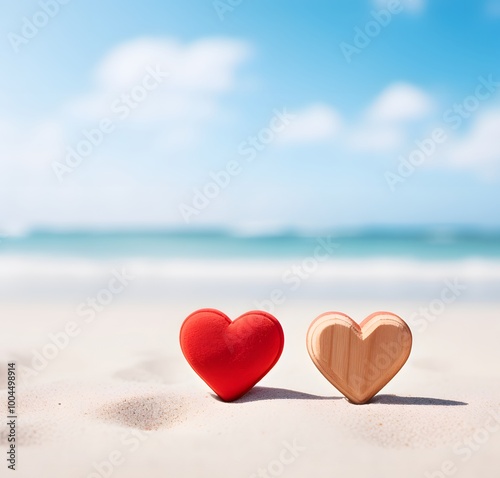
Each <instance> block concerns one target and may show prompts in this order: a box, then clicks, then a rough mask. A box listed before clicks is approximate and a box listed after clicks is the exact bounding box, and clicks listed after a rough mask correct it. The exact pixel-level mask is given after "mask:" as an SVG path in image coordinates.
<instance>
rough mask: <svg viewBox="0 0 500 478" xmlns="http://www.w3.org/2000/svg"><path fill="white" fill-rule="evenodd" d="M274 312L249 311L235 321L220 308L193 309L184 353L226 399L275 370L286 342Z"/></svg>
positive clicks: (182, 335) (184, 328)
mask: <svg viewBox="0 0 500 478" xmlns="http://www.w3.org/2000/svg"><path fill="white" fill-rule="evenodd" d="M284 341H285V340H284V335H283V329H282V328H281V324H280V323H279V322H278V320H277V319H276V318H274V317H273V316H272V315H271V314H268V313H267V312H262V311H252V312H247V313H245V314H243V315H241V316H240V317H238V318H237V319H235V320H234V321H231V319H230V318H229V317H228V316H227V315H226V314H224V313H223V312H220V311H219V310H215V309H201V310H198V311H196V312H193V313H192V314H191V315H190V316H189V317H188V318H187V319H186V320H185V321H184V323H183V324H182V327H181V332H180V343H181V349H182V353H183V354H184V357H186V360H187V361H188V362H189V365H191V367H192V368H193V370H194V371H195V372H196V373H197V374H198V375H199V376H200V377H201V378H202V379H203V380H204V381H205V382H206V383H207V385H208V386H209V387H210V388H211V389H212V390H213V391H214V392H215V393H216V394H217V395H218V396H219V397H220V398H221V399H222V400H224V401H227V402H229V401H232V400H236V399H237V398H239V397H241V396H242V395H244V394H245V393H246V392H248V391H249V390H250V389H251V388H252V387H253V386H254V385H255V384H256V383H257V382H258V381H259V380H261V379H262V378H263V377H264V376H265V375H266V374H267V373H268V372H269V370H271V369H272V368H273V367H274V365H275V364H276V362H277V361H278V359H279V358H280V356H281V352H282V351H283V345H284Z"/></svg>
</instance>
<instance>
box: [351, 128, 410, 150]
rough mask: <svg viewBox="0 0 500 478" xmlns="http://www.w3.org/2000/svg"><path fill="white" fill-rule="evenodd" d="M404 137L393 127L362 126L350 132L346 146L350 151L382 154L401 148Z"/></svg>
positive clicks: (401, 132)
mask: <svg viewBox="0 0 500 478" xmlns="http://www.w3.org/2000/svg"><path fill="white" fill-rule="evenodd" d="M404 139H405V135H404V133H403V131H402V130H401V128H399V127H398V126H395V125H383V126H377V125H374V124H368V125H363V127H360V128H358V129H354V130H352V131H351V133H350V134H349V136H348V137H347V139H346V144H347V146H348V148H349V149H350V150H351V151H354V152H357V153H358V152H364V153H370V152H373V153H384V152H389V151H393V150H395V149H396V148H398V147H400V146H402V144H403V142H404Z"/></svg>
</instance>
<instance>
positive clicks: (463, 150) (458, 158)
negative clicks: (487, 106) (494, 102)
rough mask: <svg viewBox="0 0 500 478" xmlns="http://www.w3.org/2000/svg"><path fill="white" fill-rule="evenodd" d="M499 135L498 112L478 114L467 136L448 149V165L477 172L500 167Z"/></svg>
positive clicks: (499, 116)
mask: <svg viewBox="0 0 500 478" xmlns="http://www.w3.org/2000/svg"><path fill="white" fill-rule="evenodd" d="M499 134H500V110H490V111H487V112H484V113H482V114H479V115H478V116H477V118H476V120H475V121H474V123H473V125H472V128H471V130H470V131H469V132H468V134H467V135H466V136H465V137H463V138H462V139H459V140H457V141H456V142H455V143H454V144H453V145H452V147H451V148H450V150H449V152H448V157H449V161H450V164H451V165H453V166H455V167H459V168H474V169H478V170H485V169H486V170H491V169H492V168H493V167H497V166H500V141H499V140H498V136H499Z"/></svg>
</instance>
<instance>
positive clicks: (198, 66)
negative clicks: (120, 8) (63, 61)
mask: <svg viewBox="0 0 500 478" xmlns="http://www.w3.org/2000/svg"><path fill="white" fill-rule="evenodd" d="M249 54H250V47H249V46H248V45H247V44H246V43H243V42H240V41H236V40H229V39H220V38H212V39H202V40H198V41H195V42H193V43H190V44H181V43H179V42H177V41H176V40H173V39H154V38H142V39H138V40H134V41H130V42H127V43H124V44H122V45H119V46H118V47H116V48H114V49H113V50H112V51H111V52H109V53H108V54H107V55H106V56H105V57H104V58H103V59H102V61H101V62H100V63H99V65H98V66H97V67H96V69H95V71H94V74H93V77H94V82H95V88H94V90H93V91H91V92H90V93H89V94H87V95H85V96H83V97H81V98H78V99H76V100H75V101H73V102H72V104H71V108H70V111H71V112H72V113H73V114H75V115H76V116H79V117H81V118H83V119H100V118H102V117H105V116H109V115H110V113H112V111H110V106H111V105H112V104H113V102H114V101H116V100H117V99H119V98H120V97H121V95H122V94H124V93H129V92H130V91H131V90H132V89H133V88H135V87H137V86H138V85H140V84H141V83H142V81H143V79H144V76H145V75H147V72H148V69H151V68H152V69H158V70H159V71H161V72H168V75H169V76H168V78H166V79H165V80H164V81H163V82H162V83H161V84H160V86H159V87H158V88H157V89H155V90H154V91H153V92H151V93H150V94H151V96H152V97H154V99H152V100H151V101H144V102H143V104H140V106H139V107H138V108H137V111H136V112H134V115H133V116H131V118H132V119H136V120H141V121H144V120H162V119H179V118H183V119H186V118H188V119H193V120H197V119H200V118H207V117H210V116H211V115H213V114H215V112H216V109H217V105H216V101H217V98H218V97H219V95H220V94H222V93H224V92H228V91H230V90H232V89H234V88H235V86H236V83H237V78H236V76H237V69H238V67H239V66H240V64H241V63H243V62H244V61H245V60H246V59H247V58H248V56H249Z"/></svg>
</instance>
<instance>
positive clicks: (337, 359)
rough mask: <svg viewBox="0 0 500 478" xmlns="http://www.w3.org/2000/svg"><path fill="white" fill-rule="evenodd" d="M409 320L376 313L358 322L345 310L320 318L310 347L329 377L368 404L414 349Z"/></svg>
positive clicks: (311, 329)
mask: <svg viewBox="0 0 500 478" xmlns="http://www.w3.org/2000/svg"><path fill="white" fill-rule="evenodd" d="M411 344H412V336H411V331H410V328H409V327H408V325H407V324H406V322H405V321H404V320H403V319H401V318H400V317H398V316H397V315H394V314H392V313H390V312H376V313H374V314H372V315H370V316H369V317H367V318H366V319H365V320H364V321H363V322H362V323H361V324H359V325H358V324H357V323H356V322H354V320H352V319H351V318H350V317H348V316H347V315H345V314H342V313H341V312H327V313H325V314H322V315H320V316H319V317H317V318H316V319H315V320H314V321H313V322H312V324H311V325H310V327H309V330H308V331H307V350H308V352H309V355H310V357H311V359H312V361H313V362H314V364H315V365H316V367H317V368H318V370H319V371H320V372H321V373H322V374H323V375H324V376H325V378H326V379H327V380H328V381H329V382H330V383H331V384H332V385H333V386H334V387H335V388H337V389H338V390H339V391H340V392H341V393H342V394H343V395H345V396H346V397H347V398H348V399H349V400H350V401H351V402H353V403H366V402H368V401H369V400H370V399H371V398H372V397H374V396H375V395H376V394H377V393H378V392H379V391H380V390H381V389H382V388H383V387H384V386H385V385H387V383H388V382H389V381H390V380H391V379H392V378H393V377H394V376H395V375H396V374H397V373H398V372H399V370H400V369H401V367H402V366H403V365H404V364H405V362H406V360H407V359H408V357H409V355H410V351H411Z"/></svg>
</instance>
